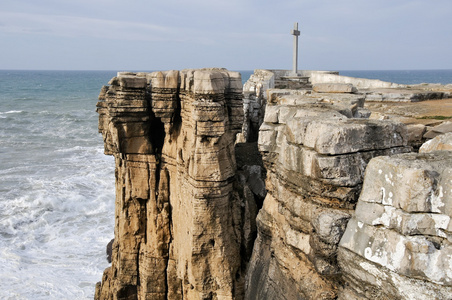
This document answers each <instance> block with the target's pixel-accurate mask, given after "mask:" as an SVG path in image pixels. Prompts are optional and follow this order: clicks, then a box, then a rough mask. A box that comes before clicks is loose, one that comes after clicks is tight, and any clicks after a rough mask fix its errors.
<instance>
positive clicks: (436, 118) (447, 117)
mask: <svg viewBox="0 0 452 300" xmlns="http://www.w3.org/2000/svg"><path fill="white" fill-rule="evenodd" d="M416 119H420V120H426V119H432V120H449V119H452V116H424V117H418V118H416Z"/></svg>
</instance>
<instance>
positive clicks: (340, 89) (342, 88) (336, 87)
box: [312, 83, 357, 93]
mask: <svg viewBox="0 0 452 300" xmlns="http://www.w3.org/2000/svg"><path fill="white" fill-rule="evenodd" d="M312 90H313V91H314V92H317V93H355V92H356V91H357V89H356V88H355V87H353V85H352V84H350V83H316V84H314V85H313V86H312Z"/></svg>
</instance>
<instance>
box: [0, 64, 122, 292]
mask: <svg viewBox="0 0 452 300" xmlns="http://www.w3.org/2000/svg"><path fill="white" fill-rule="evenodd" d="M18 74H19V73H18ZM30 74H31V73H26V72H24V73H20V74H19V75H20V76H25V77H26V78H20V80H19V79H17V80H16V81H11V82H7V83H6V84H5V86H10V88H9V89H6V90H5V89H4V90H3V91H2V94H0V100H1V101H0V118H1V119H2V120H5V119H6V120H7V121H2V122H0V178H1V179H0V265H1V269H2V270H1V272H0V299H92V298H93V296H94V289H95V283H96V282H97V281H100V280H101V278H102V272H103V270H104V269H105V268H106V267H107V266H108V263H107V261H106V255H105V247H106V245H107V243H108V242H109V241H110V239H111V238H113V224H114V198H115V195H114V161H113V158H112V157H108V156H105V155H104V154H103V145H102V137H101V136H100V135H99V134H98V133H97V114H96V113H95V103H96V97H97V93H98V90H99V87H100V86H101V85H102V84H104V83H105V82H108V80H109V79H110V78H111V77H112V76H111V75H108V76H106V77H105V78H101V80H99V78H98V79H96V80H98V81H99V82H97V83H96V82H93V83H92V82H91V80H86V79H85V77H84V76H85V75H86V74H80V76H79V77H77V78H75V77H74V76H75V75H74V76H72V77H68V78H67V80H66V79H64V80H66V81H65V82H63V84H61V85H60V87H58V89H57V88H51V86H52V83H53V82H55V81H57V80H62V79H61V78H63V77H61V76H57V75H55V76H53V77H51V78H47V77H45V76H44V77H45V78H44V79H43V78H41V77H39V76H38V75H39V74H35V75H33V74H31V75H30ZM74 74H75V73H74ZM19 75H18V76H19ZM32 75H33V76H32ZM81 75H83V76H81ZM113 75H114V74H113ZM0 76H1V72H0ZM27 76H28V77H27ZM9 78H10V77H8V78H7V79H8V80H9ZM2 80H3V78H2ZM5 80H6V79H5ZM42 80H48V81H47V82H42V86H50V87H49V88H46V89H43V90H35V89H34V88H33V86H35V85H36V82H38V81H42ZM27 84H28V85H29V86H26V85H27ZM40 84H41V83H40ZM77 84H78V85H80V88H77V89H75V88H73V86H74V85H77ZM24 85H25V86H24ZM70 88H73V90H76V91H74V92H73V93H72V94H71V93H70ZM80 90H81V91H83V92H78V91H80ZM87 90H88V92H86V91H87ZM84 93H85V94H86V95H87V96H86V97H85V96H83V97H81V96H80V94H84ZM88 96H89V97H88Z"/></svg>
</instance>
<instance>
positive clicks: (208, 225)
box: [95, 69, 253, 299]
mask: <svg viewBox="0 0 452 300" xmlns="http://www.w3.org/2000/svg"><path fill="white" fill-rule="evenodd" d="M109 84H110V86H108V87H104V88H103V89H102V91H101V94H100V96H99V102H98V105H97V106H98V112H99V131H100V132H101V133H102V135H103V139H104V144H105V153H106V154H109V155H113V156H114V157H115V163H116V212H115V240H114V243H113V247H112V266H111V267H110V268H108V269H106V270H105V272H104V275H103V278H102V283H99V284H98V285H97V287H96V296H95V298H96V299H240V298H241V297H243V294H244V290H243V288H244V269H245V266H244V264H243V262H242V261H241V259H240V257H241V255H240V251H241V247H242V248H243V247H244V245H243V244H242V236H243V233H242V227H243V226H242V223H243V222H244V220H243V218H242V216H244V215H246V214H245V213H244V211H243V207H242V205H241V204H242V203H241V202H240V199H239V196H238V194H237V192H235V191H234V188H233V187H234V184H235V172H236V162H235V156H234V142H235V136H236V134H237V133H238V132H239V131H240V130H241V127H242V121H243V120H242V119H243V107H242V83H241V78H240V74H239V73H236V72H229V71H227V70H225V69H202V70H183V71H166V72H154V73H118V76H117V77H115V78H113V79H112V80H111V81H110V82H109ZM251 217H253V216H251ZM247 243H249V241H247ZM248 251H250V250H248Z"/></svg>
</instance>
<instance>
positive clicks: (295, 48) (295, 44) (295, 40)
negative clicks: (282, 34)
mask: <svg viewBox="0 0 452 300" xmlns="http://www.w3.org/2000/svg"><path fill="white" fill-rule="evenodd" d="M291 34H292V35H293V68H292V70H293V73H294V75H297V73H298V36H299V35H300V31H299V30H298V22H295V25H294V27H293V30H292V32H291Z"/></svg>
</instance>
